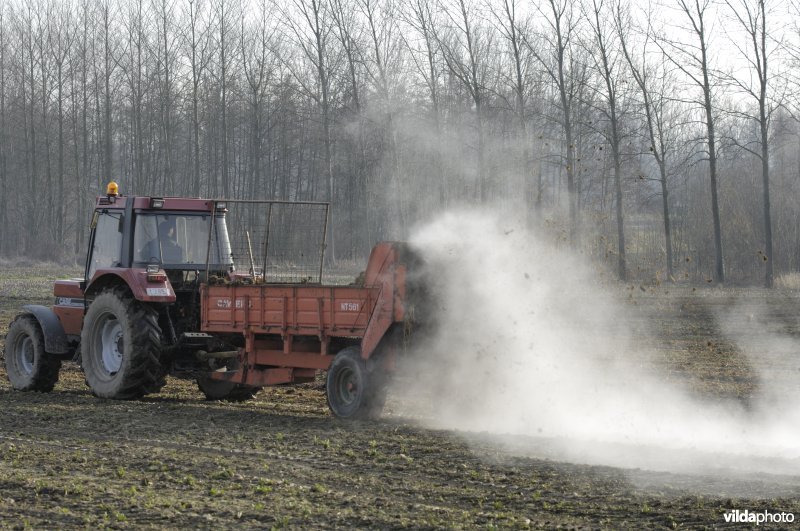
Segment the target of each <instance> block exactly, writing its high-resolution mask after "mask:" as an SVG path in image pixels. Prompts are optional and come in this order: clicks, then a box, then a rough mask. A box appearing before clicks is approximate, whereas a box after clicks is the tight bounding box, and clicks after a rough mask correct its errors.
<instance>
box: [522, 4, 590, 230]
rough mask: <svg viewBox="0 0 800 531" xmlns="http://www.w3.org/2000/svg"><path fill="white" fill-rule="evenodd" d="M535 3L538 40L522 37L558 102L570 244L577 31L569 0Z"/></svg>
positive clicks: (573, 219) (573, 224) (574, 213)
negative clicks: (539, 19) (541, 25)
mask: <svg viewBox="0 0 800 531" xmlns="http://www.w3.org/2000/svg"><path fill="white" fill-rule="evenodd" d="M543 3H544V4H545V5H544V6H538V7H537V9H538V12H539V14H540V15H542V20H543V21H544V25H545V29H544V31H542V32H541V33H540V34H539V35H538V38H539V39H538V40H539V43H541V45H539V43H536V42H533V41H532V40H531V39H526V44H527V46H528V49H530V51H531V53H532V54H533V55H534V57H536V59H537V61H538V62H539V64H540V65H541V67H542V69H543V70H544V72H545V74H546V76H547V77H548V78H550V80H551V81H552V83H553V85H555V90H556V92H557V94H558V101H559V104H560V109H559V113H560V119H559V122H560V124H561V127H562V129H563V132H564V145H565V158H564V167H565V169H566V174H567V195H568V197H567V201H568V203H569V236H570V242H572V245H577V242H578V212H577V194H576V186H575V181H576V163H577V157H576V155H575V138H574V121H573V110H574V106H575V100H576V98H577V95H578V93H579V92H580V90H581V83H582V76H581V75H579V69H580V66H579V65H577V64H576V61H575V56H574V54H573V46H574V44H575V43H574V42H573V41H574V39H575V36H576V33H577V28H578V22H577V15H576V14H575V13H574V12H573V10H572V5H573V2H572V1H571V0H547V1H546V2H543Z"/></svg>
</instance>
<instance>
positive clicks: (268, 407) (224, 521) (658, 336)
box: [0, 268, 800, 529]
mask: <svg viewBox="0 0 800 531" xmlns="http://www.w3.org/2000/svg"><path fill="white" fill-rule="evenodd" d="M61 276H65V274H64V272H63V271H51V270H47V269H46V268H45V269H43V270H35V271H33V272H28V271H26V272H23V270H22V269H15V268H12V269H6V270H5V271H3V272H0V323H2V324H0V336H4V334H5V331H6V329H7V323H8V322H10V320H11V319H12V318H13V315H14V314H15V313H16V312H17V310H18V308H19V307H20V306H21V305H22V304H26V303H39V304H48V305H49V304H50V303H51V298H52V297H51V296H50V294H49V293H50V282H51V280H50V279H51V278H56V277H61ZM66 276H69V273H68V274H67V275H66ZM743 297H744V298H748V299H755V300H760V301H762V302H763V303H764V304H765V305H766V306H767V307H768V308H769V309H770V312H772V314H773V318H774V320H775V322H776V323H778V325H779V326H781V327H782V330H784V331H786V332H787V333H790V334H798V333H800V330H799V329H798V319H797V318H796V317H795V316H796V315H797V309H798V308H800V294H797V293H793V292H766V291H762V290H738V291H736V290H719V289H706V290H701V291H693V290H692V288H680V289H675V288H664V287H663V286H661V287H658V288H649V287H643V288H641V289H640V288H639V287H638V286H634V287H632V288H627V289H626V290H624V293H623V292H622V290H621V294H620V299H621V300H624V301H626V304H629V305H633V306H639V307H640V308H641V311H640V312H638V313H637V315H638V316H639V317H638V319H640V320H641V323H632V326H633V327H634V328H636V327H637V326H638V325H641V324H644V323H647V324H648V328H649V329H650V330H651V331H654V332H649V336H647V337H642V341H643V342H645V343H647V344H649V345H651V346H653V347H655V348H656V352H657V356H658V358H659V359H658V360H656V361H657V363H659V364H661V365H662V366H663V367H664V375H665V378H671V379H678V380H681V381H685V382H688V383H689V385H690V386H691V387H692V389H694V390H695V391H696V392H697V393H699V394H703V395H706V396H719V397H721V398H730V397H736V398H737V399H740V400H743V401H747V400H748V397H749V396H750V395H751V394H752V393H753V392H754V389H756V388H757V386H758V385H759V382H758V381H757V380H756V379H755V377H754V375H753V374H752V371H751V369H750V367H749V365H748V363H747V361H746V360H745V359H744V358H743V357H742V356H741V354H740V353H739V352H738V351H737V349H736V346H735V345H733V344H731V343H729V342H726V341H725V340H724V339H723V337H722V336H721V333H720V331H719V329H718V328H717V326H716V325H715V320H714V318H713V316H714V314H715V312H717V311H719V310H720V309H721V308H722V309H724V308H727V307H731V306H732V305H733V304H734V303H735V302H736V301H738V300H741V299H742V298H743ZM643 328H644V327H643ZM783 362H785V363H787V364H793V365H794V366H796V365H797V360H796V359H793V358H791V357H790V356H789V357H786V358H785V359H784V361H783ZM783 362H782V363H783ZM795 370H796V368H795ZM0 409H1V410H2V412H1V413H0V527H2V528H26V527H33V528H59V529H64V528H87V527H90V528H98V527H107V528H131V527H136V528H142V527H144V528H148V527H149V528H178V527H180V528H201V529H202V528H208V529H212V528H213V529H219V528H231V527H237V528H258V529H264V528H284V527H288V528H322V527H324V528H332V527H339V528H354V527H355V528H364V527H369V528H414V529H426V528H443V527H448V528H453V527H454V528H493V527H504V528H505V527H510V528H522V529H524V528H546V529H551V528H568V529H589V528H591V529H595V528H608V529H619V528H631V529H645V528H705V527H708V528H711V527H714V528H716V527H722V526H723V525H724V519H723V516H722V515H723V512H725V511H727V510H730V509H733V508H740V509H750V510H764V509H769V510H771V511H789V512H794V513H795V514H797V515H798V516H800V478H798V477H794V476H786V475H769V474H755V475H752V474H751V475H748V476H746V477H735V476H733V477H730V476H709V475H703V474H699V475H698V474H669V473H664V472H650V471H647V470H630V469H624V468H612V467H604V466H588V465H578V464H571V463H568V462H560V461H559V460H558V459H557V458H555V459H554V458H548V454H547V442H546V441H537V440H536V439H531V438H528V439H525V438H518V437H503V436H494V435H488V434H469V433H461V432H452V431H436V430H429V429H424V428H421V427H419V426H420V423H419V422H418V419H415V418H412V417H408V416H405V413H404V412H405V411H406V409H405V408H404V406H403V403H402V400H401V399H400V398H396V397H394V396H393V395H390V397H389V401H388V405H387V410H386V413H385V415H384V417H383V418H382V419H381V420H380V421H376V422H342V421H339V420H337V419H334V418H331V416H330V414H329V412H328V409H327V405H326V403H325V398H324V394H323V390H322V388H321V385H306V386H301V387H277V388H271V389H265V390H263V391H262V392H261V393H260V394H259V395H258V396H257V397H256V399H255V400H253V401H251V402H248V403H244V404H228V403H222V402H208V401H205V400H203V397H202V395H201V394H200V393H199V391H198V390H197V389H196V387H195V385H194V383H192V382H188V381H182V380H175V379H171V380H170V381H169V383H168V385H167V387H166V388H165V389H164V391H163V392H162V393H161V394H159V395H157V396H153V397H148V398H146V399H143V400H139V401H133V402H114V401H107V400H100V399H97V398H95V397H93V396H92V395H91V393H90V392H89V390H88V388H87V387H86V386H85V384H84V381H83V377H82V375H81V373H80V371H79V369H78V368H77V367H76V366H75V365H74V364H71V363H67V364H65V366H64V368H63V369H62V373H61V378H60V380H59V382H58V384H57V385H56V388H55V390H54V391H53V392H52V393H48V394H40V393H19V392H13V391H11V389H10V387H9V384H8V382H7V380H6V378H5V374H4V373H3V372H2V370H0ZM538 442H541V445H540V446H541V449H542V450H541V452H538V454H539V455H538V456H536V454H537V452H536V451H535V448H536V447H537V444H538ZM520 448H526V449H527V450H526V451H519V450H520ZM531 448H534V451H533V452H531V451H530V449H531ZM531 454H533V456H531ZM776 485H778V487H779V488H776V487H775V486H776ZM738 527H741V524H738Z"/></svg>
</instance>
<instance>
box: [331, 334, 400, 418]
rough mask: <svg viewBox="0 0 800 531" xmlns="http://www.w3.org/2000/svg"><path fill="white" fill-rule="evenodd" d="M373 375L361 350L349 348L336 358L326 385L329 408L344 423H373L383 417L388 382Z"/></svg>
mask: <svg viewBox="0 0 800 531" xmlns="http://www.w3.org/2000/svg"><path fill="white" fill-rule="evenodd" d="M378 370H379V369H376V370H375V371H374V372H372V373H370V372H369V371H368V370H367V364H366V362H365V361H364V360H363V359H362V358H361V349H360V348H359V347H355V346H353V347H347V348H344V349H342V350H341V351H339V353H338V354H336V357H335V358H333V362H332V363H331V366H330V368H328V377H327V380H326V384H325V394H326V396H327V399H328V407H329V408H330V409H331V412H333V414H334V415H335V416H337V417H340V418H344V419H372V418H377V417H379V416H380V414H381V412H382V411H383V405H384V402H385V401H386V386H385V378H383V377H381V374H382V373H379V372H377V371H378Z"/></svg>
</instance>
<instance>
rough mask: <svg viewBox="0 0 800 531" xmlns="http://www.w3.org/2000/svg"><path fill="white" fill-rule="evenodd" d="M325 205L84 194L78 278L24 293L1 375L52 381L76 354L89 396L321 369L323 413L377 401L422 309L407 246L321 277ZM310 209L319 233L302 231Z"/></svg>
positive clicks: (216, 391) (247, 383)
mask: <svg viewBox="0 0 800 531" xmlns="http://www.w3.org/2000/svg"><path fill="white" fill-rule="evenodd" d="M327 208H328V207H327V204H324V203H312V202H305V203H303V202H292V203H290V202H280V201H222V200H207V199H189V198H174V197H164V198H161V197H125V196H122V195H118V194H117V190H116V185H114V184H113V183H112V185H109V190H108V194H107V195H106V196H102V197H98V198H97V201H96V206H95V211H94V215H93V217H92V222H91V234H90V238H89V250H88V255H87V259H86V269H85V273H84V278H82V279H73V280H59V281H56V282H55V286H54V295H55V305H54V306H53V308H48V307H45V306H34V305H29V306H25V307H24V309H23V312H22V313H20V314H19V315H18V316H17V317H16V319H15V320H14V321H13V322H12V323H11V326H10V328H9V331H8V335H7V336H6V341H5V364H6V371H7V374H8V378H9V380H10V381H11V384H12V386H13V387H14V389H17V390H21V391H42V392H49V391H51V390H52V389H53V387H54V385H55V383H56V381H57V380H58V373H59V369H60V367H61V363H62V361H64V360H75V361H78V362H79V363H80V365H81V367H82V369H83V372H84V374H85V377H86V382H87V384H88V385H89V387H90V388H91V390H92V392H93V393H94V394H95V395H97V396H98V397H102V398H111V399H136V398H140V397H142V396H144V395H147V394H150V393H156V392H158V391H159V390H160V389H161V388H162V387H163V386H164V385H165V383H166V376H167V375H173V376H176V377H182V378H192V379H195V380H196V381H197V384H198V386H199V388H200V390H201V391H202V392H203V393H205V395H206V397H207V398H208V399H224V400H246V399H248V398H251V397H253V396H254V395H255V393H256V392H257V391H258V390H259V389H260V388H261V387H263V386H267V385H277V384H290V383H297V382H309V381H313V380H314V379H315V377H316V376H317V374H318V372H319V371H327V381H326V393H327V399H328V404H329V406H330V408H331V411H332V412H333V413H334V414H335V415H336V416H339V417H345V418H364V417H372V416H375V415H377V414H379V413H380V411H381V410H382V408H383V403H384V400H385V393H386V382H387V378H388V376H389V375H390V374H391V372H392V371H393V369H394V364H395V359H396V355H397V353H398V351H399V349H401V348H402V347H403V345H404V344H405V343H406V342H407V340H408V338H409V329H410V325H412V324H413V323H412V321H414V319H412V318H413V317H415V315H419V311H415V308H414V307H412V305H411V304H410V303H409V302H408V301H409V300H411V299H412V298H414V297H412V295H413V294H415V293H417V294H421V293H422V290H421V289H419V288H416V287H415V286H414V283H413V282H411V281H409V277H408V276H407V272H408V269H409V267H414V265H413V264H415V263H416V262H417V259H416V258H415V256H414V254H413V253H411V252H410V251H409V250H408V249H407V248H406V246H405V245H404V244H401V243H388V242H384V243H380V244H378V245H377V246H376V247H375V248H374V249H373V251H372V254H371V256H370V259H369V263H368V265H367V269H366V271H365V272H364V274H363V277H359V278H360V281H359V282H357V283H356V284H355V285H353V284H351V285H347V286H345V285H335V284H328V285H323V284H322V264H323V261H322V251H323V250H324V240H325V232H326V228H327V218H328V210H327ZM232 212H237V213H236V214H233V213H232ZM314 219H316V220H317V221H318V223H316V224H317V225H321V226H322V230H321V231H318V230H317V231H316V233H314V234H309V233H308V231H305V232H304V231H303V230H301V229H302V228H303V227H305V226H308V225H309V224H310V223H311V222H312V221H313V220H314ZM311 224H313V223H311ZM230 225H234V226H235V227H236V231H234V230H230V232H229V226H230ZM256 226H258V227H260V228H254V227H256ZM276 226H277V227H279V228H280V227H282V228H285V227H289V228H290V229H291V230H284V231H280V230H277V229H276ZM244 227H249V228H248V229H247V230H244ZM292 253H293V254H294V258H291V257H290V255H291V254H292ZM257 264H258V265H257ZM304 264H305V266H304ZM317 274H318V276H317ZM416 298H417V299H419V300H422V299H423V297H421V296H417V297H416Z"/></svg>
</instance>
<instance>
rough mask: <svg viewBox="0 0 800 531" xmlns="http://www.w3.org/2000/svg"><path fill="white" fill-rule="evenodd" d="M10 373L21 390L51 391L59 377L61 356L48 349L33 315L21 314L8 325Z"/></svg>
mask: <svg viewBox="0 0 800 531" xmlns="http://www.w3.org/2000/svg"><path fill="white" fill-rule="evenodd" d="M4 357H5V364H6V374H7V375H8V379H9V381H10V382H11V387H13V388H14V389H16V390H18V391H40V392H45V393H47V392H50V391H52V390H53V386H55V384H56V382H57V381H58V371H59V369H61V360H60V359H58V358H56V357H55V356H51V355H50V354H48V353H47V352H45V350H44V335H43V334H42V328H41V326H39V322H38V321H37V320H36V318H35V317H33V316H32V315H19V316H17V318H16V319H14V322H13V323H11V326H10V327H9V329H8V334H7V335H6V346H5V356H4Z"/></svg>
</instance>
